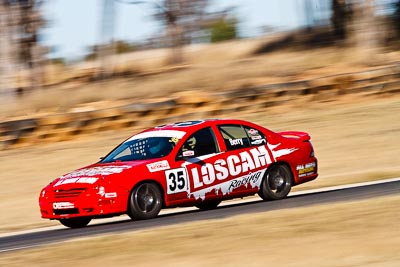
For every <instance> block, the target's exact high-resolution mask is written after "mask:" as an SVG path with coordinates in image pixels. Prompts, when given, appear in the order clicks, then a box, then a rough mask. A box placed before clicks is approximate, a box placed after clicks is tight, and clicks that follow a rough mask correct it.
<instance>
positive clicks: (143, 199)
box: [128, 183, 162, 220]
mask: <svg viewBox="0 0 400 267" xmlns="http://www.w3.org/2000/svg"><path fill="white" fill-rule="evenodd" d="M161 207H162V193H161V190H160V188H159V187H158V186H157V185H155V184H153V183H143V184H140V185H138V186H136V187H135V188H134V189H133V190H132V192H131V194H130V196H129V205H128V215H129V217H131V219H133V220H145V219H151V218H154V217H156V216H157V215H158V213H159V212H160V210H161Z"/></svg>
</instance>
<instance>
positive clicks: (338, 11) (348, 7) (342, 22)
mask: <svg viewBox="0 0 400 267" xmlns="http://www.w3.org/2000/svg"><path fill="white" fill-rule="evenodd" d="M352 14H353V11H352V4H351V3H349V1H346V0H332V17H331V21H332V25H333V32H334V35H335V38H336V40H345V39H346V38H347V35H348V31H349V30H348V24H349V22H350V21H351V18H352Z"/></svg>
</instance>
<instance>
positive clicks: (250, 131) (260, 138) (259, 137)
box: [244, 126, 267, 146]
mask: <svg viewBox="0 0 400 267" xmlns="http://www.w3.org/2000/svg"><path fill="white" fill-rule="evenodd" d="M244 130H245V131H246V133H247V135H248V137H249V140H250V145H251V146H261V145H265V144H266V143H267V138H266V137H265V135H264V134H263V133H262V132H260V131H259V130H256V129H254V128H250V127H248V126H244Z"/></svg>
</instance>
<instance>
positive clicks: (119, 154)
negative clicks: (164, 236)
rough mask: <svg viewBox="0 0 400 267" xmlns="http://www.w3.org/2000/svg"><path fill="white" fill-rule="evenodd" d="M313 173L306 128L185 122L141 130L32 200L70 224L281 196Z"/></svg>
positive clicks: (314, 161) (314, 167)
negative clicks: (289, 129)
mask: <svg viewBox="0 0 400 267" xmlns="http://www.w3.org/2000/svg"><path fill="white" fill-rule="evenodd" d="M317 176H318V174H317V159H316V158H315V156H314V150H313V147H312V145H311V142H310V136H309V135H308V134H307V133H304V132H280V133H276V132H273V131H271V130H268V129H266V128H264V127H262V126H259V125H256V124H253V123H251V122H247V121H241V120H217V119H216V120H198V121H186V122H178V123H174V124H168V125H163V126H159V127H155V128H152V129H148V130H145V131H143V132H141V133H139V134H137V135H134V136H132V137H130V138H129V139H127V140H126V141H124V142H122V143H121V144H120V145H119V146H117V147H116V148H115V149H114V150H112V151H111V152H110V153H109V154H108V155H107V156H105V157H104V158H102V159H101V160H100V161H99V162H98V163H95V164H93V165H90V166H87V167H84V168H82V169H78V170H76V171H73V172H71V173H68V174H65V175H63V176H61V177H59V178H57V179H55V180H54V181H53V182H51V183H50V184H49V185H47V186H46V187H45V188H44V189H42V191H41V192H40V196H39V205H40V212H41V214H42V218H46V219H52V220H59V221H60V222H61V224H63V225H65V226H67V227H71V228H78V227H84V226H86V225H87V224H88V223H89V222H90V221H91V219H93V218H101V217H111V216H116V215H121V214H128V215H129V216H130V217H131V218H132V219H134V220H142V219H150V218H154V217H156V216H157V215H158V213H159V212H160V210H161V209H162V208H171V207H179V206H196V207H198V208H199V209H204V210H206V209H213V208H216V207H217V206H218V204H219V203H220V202H221V201H222V200H227V199H232V198H237V197H244V196H249V195H254V194H256V193H258V194H259V196H260V197H261V198H262V199H264V200H274V199H282V198H284V197H286V196H287V195H288V193H289V191H290V189H291V187H292V186H295V185H298V184H301V183H304V182H308V181H310V180H313V179H315V178H317Z"/></svg>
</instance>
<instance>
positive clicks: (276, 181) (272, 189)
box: [258, 165, 293, 200]
mask: <svg viewBox="0 0 400 267" xmlns="http://www.w3.org/2000/svg"><path fill="white" fill-rule="evenodd" d="M292 178H293V176H292V172H291V171H290V169H289V168H288V167H287V166H286V165H274V166H272V167H271V168H270V169H268V171H267V175H266V176H265V177H264V179H263V181H262V183H261V188H260V191H259V192H258V195H259V196H260V197H261V198H262V199H264V200H277V199H282V198H285V197H286V196H287V195H288V194H289V192H290V189H291V188H292Z"/></svg>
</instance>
